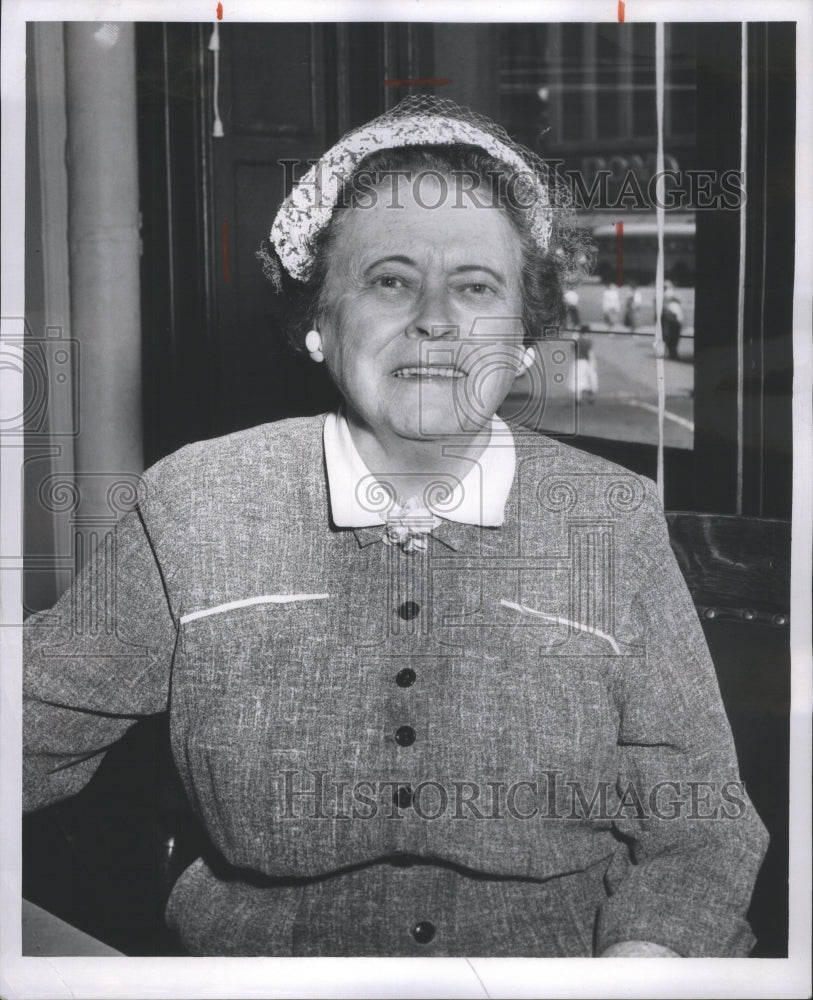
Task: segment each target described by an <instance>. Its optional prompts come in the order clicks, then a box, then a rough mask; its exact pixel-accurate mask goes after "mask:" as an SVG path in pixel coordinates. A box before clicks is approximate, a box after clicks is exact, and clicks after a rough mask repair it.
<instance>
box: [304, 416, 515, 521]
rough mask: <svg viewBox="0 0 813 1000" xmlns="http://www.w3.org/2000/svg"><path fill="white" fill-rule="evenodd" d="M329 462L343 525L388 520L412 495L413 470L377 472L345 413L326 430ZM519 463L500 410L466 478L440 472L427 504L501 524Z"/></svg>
mask: <svg viewBox="0 0 813 1000" xmlns="http://www.w3.org/2000/svg"><path fill="white" fill-rule="evenodd" d="M324 445H325V464H326V466H327V479H328V488H329V491H330V512H331V515H332V517H333V523H334V524H335V525H336V526H337V527H339V528H367V527H371V526H373V525H377V524H384V523H385V522H386V520H387V510H388V509H390V507H391V506H392V504H393V502H394V501H395V500H396V499H397V498H398V497H399V496H403V497H407V496H411V495H412V493H411V491H410V489H409V474H408V473H394V474H393V475H391V476H386V477H383V476H382V477H379V478H378V479H377V478H376V477H374V476H373V474H372V473H371V472H370V470H369V469H368V468H367V466H366V464H365V462H364V459H363V458H362V457H361V455H360V454H359V453H358V449H357V448H356V446H355V444H354V443H353V438H352V436H351V434H350V428H349V426H348V424H347V419H346V417H345V416H344V413H343V412H341V411H340V412H339V413H330V414H328V416H327V419H326V420H325V429H324ZM515 468H516V449H515V447H514V438H513V435H512V434H511V431H510V429H509V428H508V426H507V424H505V423H504V421H502V420H500V418H499V417H497V416H496V415H495V416H494V417H493V418H492V421H491V438H490V439H489V442H488V444H487V445H486V447H485V449H484V450H483V453H482V454H481V455H480V457H479V459H478V460H477V461H476V462H475V463H474V464H473V465H472V467H471V469H470V470H469V472H467V473H466V475H465V476H464V477H463V479H461V480H455V479H454V478H453V477H451V476H449V477H445V476H442V475H439V476H438V484H437V487H438V488H437V489H435V488H434V487H430V488H429V489H428V490H426V491H425V495H424V497H423V504H424V506H426V507H427V508H428V509H429V510H430V511H431V512H432V513H433V514H435V515H437V516H438V517H441V518H444V519H445V520H447V521H457V522H458V523H460V524H480V525H483V526H487V527H497V526H499V525H501V524H502V523H503V520H504V519H505V502H506V500H507V499H508V493H509V491H510V489H511V484H512V483H513V481H514V470H515Z"/></svg>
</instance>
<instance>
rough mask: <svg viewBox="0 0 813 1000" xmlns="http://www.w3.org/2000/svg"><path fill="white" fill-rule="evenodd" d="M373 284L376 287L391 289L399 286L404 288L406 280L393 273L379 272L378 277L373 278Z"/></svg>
mask: <svg viewBox="0 0 813 1000" xmlns="http://www.w3.org/2000/svg"><path fill="white" fill-rule="evenodd" d="M373 284H374V285H375V286H376V287H377V288H386V289H392V290H395V289H399V288H406V282H405V281H404V279H403V278H399V277H398V276H397V275H395V274H380V275H378V277H376V278H373Z"/></svg>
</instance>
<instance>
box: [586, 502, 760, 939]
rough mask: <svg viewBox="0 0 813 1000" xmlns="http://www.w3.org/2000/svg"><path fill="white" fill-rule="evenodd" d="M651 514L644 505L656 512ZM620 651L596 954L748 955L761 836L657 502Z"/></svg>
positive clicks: (693, 612)
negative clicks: (611, 799)
mask: <svg viewBox="0 0 813 1000" xmlns="http://www.w3.org/2000/svg"><path fill="white" fill-rule="evenodd" d="M656 506H657V508H658V510H657V511H656V510H654V509H653V508H654V507H656ZM650 509H651V510H652V513H653V517H652V520H651V521H650V522H649V524H648V526H647V529H646V532H645V534H646V536H647V537H646V539H645V540H643V541H641V542H640V545H642V546H644V547H645V552H642V553H641V558H642V559H645V562H646V566H647V567H648V568H646V569H644V570H643V571H642V574H641V578H640V585H639V586H638V589H637V594H636V596H635V598H634V599H633V601H632V604H631V607H630V609H629V616H630V617H629V621H628V622H627V627H628V628H630V629H631V630H632V634H633V635H636V636H637V644H638V651H637V654H636V653H634V654H633V655H630V656H623V657H620V658H619V669H618V672H617V676H616V702H617V706H618V713H619V730H618V761H619V769H618V775H617V792H618V801H617V804H616V810H615V820H614V824H615V830H616V833H617V834H618V839H619V850H618V851H617V852H616V855H615V857H614V859H613V861H612V863H611V865H610V869H609V871H608V873H607V879H606V882H607V889H608V892H609V898H608V899H607V901H606V902H605V903H604V905H603V906H602V908H601V911H600V913H599V919H598V923H597V928H596V942H595V944H596V954H599V955H600V954H602V952H603V951H605V950H606V949H607V948H608V947H609V946H611V945H613V944H615V943H617V942H621V941H650V942H653V943H655V944H660V945H663V946H665V947H668V948H671V949H673V950H674V951H676V952H677V953H678V954H680V955H684V956H727V955H747V954H748V952H749V951H750V950H751V948H752V947H753V944H754V938H753V935H752V934H751V930H750V927H749V926H748V924H747V922H746V920H745V914H746V911H747V909H748V906H749V903H750V899H751V893H752V891H753V887H754V882H755V880H756V876H757V873H758V871H759V867H760V865H761V863H762V859H763V857H764V854H765V850H766V848H767V842H768V835H767V832H766V830H765V827H764V826H763V824H762V822H761V820H760V818H759V816H758V815H757V813H756V811H755V809H754V807H753V805H752V804H751V802H750V800H749V798H748V796H747V794H746V792H745V789H744V787H743V785H742V783H741V782H740V778H739V773H738V767H737V758H736V752H735V749H734V743H733V739H732V736H731V729H730V726H729V724H728V719H727V718H726V714H725V710H724V708H723V705H722V701H721V698H720V692H719V687H718V685H717V678H716V674H715V672H714V667H713V664H712V662H711V657H710V655H709V652H708V647H707V645H706V641H705V637H704V635H703V631H702V629H701V627H700V623H699V620H698V618H697V613H696V611H695V608H694V605H693V603H692V600H691V596H690V594H689V591H688V588H687V587H686V584H685V582H684V580H683V576H682V574H681V573H680V570H679V568H678V566H677V562H676V560H675V558H674V555H673V554H672V550H671V547H670V545H669V539H668V533H667V529H666V524H665V521H664V519H663V515H662V513H660V512H659V505H658V504H657V501H656V500H654V499H652V503H651V505H650Z"/></svg>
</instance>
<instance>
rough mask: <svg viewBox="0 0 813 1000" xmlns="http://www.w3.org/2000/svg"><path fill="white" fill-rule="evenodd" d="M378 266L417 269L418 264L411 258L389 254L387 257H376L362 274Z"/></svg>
mask: <svg viewBox="0 0 813 1000" xmlns="http://www.w3.org/2000/svg"><path fill="white" fill-rule="evenodd" d="M380 264H408V265H409V266H410V267H417V266H418V264H417V262H416V261H414V260H413V259H412V258H411V257H407V256H405V255H404V254H391V255H390V256H389V257H376V259H375V260H374V261H371V263H369V264H368V265H367V267H365V268H364V271H363V272H362V273H363V274H365V275H367V274H369V273H370V271H372V270H373V268H376V267H378V266H379V265H380Z"/></svg>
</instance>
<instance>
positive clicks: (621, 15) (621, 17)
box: [618, 0, 625, 24]
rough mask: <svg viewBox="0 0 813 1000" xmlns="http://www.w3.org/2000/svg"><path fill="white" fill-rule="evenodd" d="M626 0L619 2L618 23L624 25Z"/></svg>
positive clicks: (619, 0)
mask: <svg viewBox="0 0 813 1000" xmlns="http://www.w3.org/2000/svg"><path fill="white" fill-rule="evenodd" d="M624 6H625V5H624V0H618V23H619V24H623V23H624Z"/></svg>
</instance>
